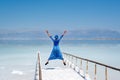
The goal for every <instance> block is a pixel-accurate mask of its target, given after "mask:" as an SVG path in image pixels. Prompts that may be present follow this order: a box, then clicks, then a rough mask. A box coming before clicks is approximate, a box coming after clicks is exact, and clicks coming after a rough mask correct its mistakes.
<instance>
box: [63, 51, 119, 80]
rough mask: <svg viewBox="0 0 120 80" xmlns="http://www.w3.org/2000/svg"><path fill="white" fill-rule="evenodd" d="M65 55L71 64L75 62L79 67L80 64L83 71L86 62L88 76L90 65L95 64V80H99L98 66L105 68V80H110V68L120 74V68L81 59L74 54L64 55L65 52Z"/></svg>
mask: <svg viewBox="0 0 120 80" xmlns="http://www.w3.org/2000/svg"><path fill="white" fill-rule="evenodd" d="M63 55H64V57H65V58H67V59H68V60H70V61H71V62H74V64H75V65H76V66H77V63H80V66H79V67H80V69H82V66H83V61H86V74H88V63H93V64H94V80H97V77H96V75H97V65H99V66H103V67H105V70H104V72H105V73H104V74H105V80H108V68H109V69H112V70H115V71H118V72H120V69H119V68H115V67H112V66H109V65H106V64H103V63H100V62H97V61H93V60H89V59H85V58H81V57H78V56H75V55H72V54H68V53H64V52H63ZM78 60H79V62H78Z"/></svg>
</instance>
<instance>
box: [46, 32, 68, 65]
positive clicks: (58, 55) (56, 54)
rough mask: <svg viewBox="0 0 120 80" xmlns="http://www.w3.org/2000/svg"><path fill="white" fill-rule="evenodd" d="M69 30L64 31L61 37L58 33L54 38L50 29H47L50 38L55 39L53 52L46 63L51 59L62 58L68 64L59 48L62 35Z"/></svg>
mask: <svg viewBox="0 0 120 80" xmlns="http://www.w3.org/2000/svg"><path fill="white" fill-rule="evenodd" d="M66 32H67V31H64V33H63V34H62V35H61V36H60V37H59V36H58V35H55V36H54V38H53V37H52V36H51V35H50V34H49V32H48V30H47V31H46V33H47V35H48V36H49V37H50V39H51V40H52V41H53V44H54V46H53V49H52V52H51V54H50V56H49V58H48V61H47V62H46V63H45V65H47V64H48V63H49V60H54V59H60V60H62V61H63V64H64V65H66V63H65V62H64V58H63V56H62V53H61V51H60V48H59V42H60V40H61V39H62V37H63V36H64V35H65V33H66Z"/></svg>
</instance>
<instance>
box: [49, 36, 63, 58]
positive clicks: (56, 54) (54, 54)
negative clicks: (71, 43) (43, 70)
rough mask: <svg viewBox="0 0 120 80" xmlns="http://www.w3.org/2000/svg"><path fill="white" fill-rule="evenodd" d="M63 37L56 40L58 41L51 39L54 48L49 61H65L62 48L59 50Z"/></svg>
mask: <svg viewBox="0 0 120 80" xmlns="http://www.w3.org/2000/svg"><path fill="white" fill-rule="evenodd" d="M62 37H63V35H62V36H60V38H59V39H57V40H56V39H53V38H52V36H50V38H51V39H52V41H53V44H54V46H53V49H52V52H51V54H50V57H49V58H48V60H54V59H60V60H63V56H62V53H61V51H60V48H59V42H60V40H61V39H62Z"/></svg>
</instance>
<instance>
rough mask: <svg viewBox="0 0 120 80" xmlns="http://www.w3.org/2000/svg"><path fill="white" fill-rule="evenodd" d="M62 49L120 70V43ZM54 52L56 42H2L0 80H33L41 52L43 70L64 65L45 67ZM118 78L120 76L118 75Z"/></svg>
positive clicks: (92, 43) (79, 43) (70, 44)
mask: <svg viewBox="0 0 120 80" xmlns="http://www.w3.org/2000/svg"><path fill="white" fill-rule="evenodd" d="M60 48H61V51H62V52H67V53H70V54H73V55H76V56H80V57H83V58H88V59H90V60H95V61H98V62H101V63H104V64H107V65H110V66H113V67H117V68H120V62H119V60H120V59H119V58H120V41H119V40H117V41H110V40H108V41H94V40H86V41H81V40H73V41H67V40H63V41H61V43H60ZM51 49H52V42H51V41H49V40H33V41H30V40H29V41H0V80H33V79H34V70H35V63H36V60H37V53H38V51H40V56H41V64H42V67H43V68H45V67H49V66H50V67H52V66H53V67H54V66H55V65H56V63H57V67H59V66H61V65H63V64H62V61H59V60H56V62H54V61H50V62H49V64H48V66H45V65H44V63H45V62H46V60H47V58H48V57H49V54H50V52H51ZM53 62H54V65H53ZM118 74H120V73H116V74H114V75H118ZM98 80H99V79H98ZM109 80H112V78H111V79H109ZM115 80H119V79H118V78H117V79H115Z"/></svg>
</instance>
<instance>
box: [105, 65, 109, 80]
mask: <svg viewBox="0 0 120 80" xmlns="http://www.w3.org/2000/svg"><path fill="white" fill-rule="evenodd" d="M105 80H108V73H107V67H105Z"/></svg>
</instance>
